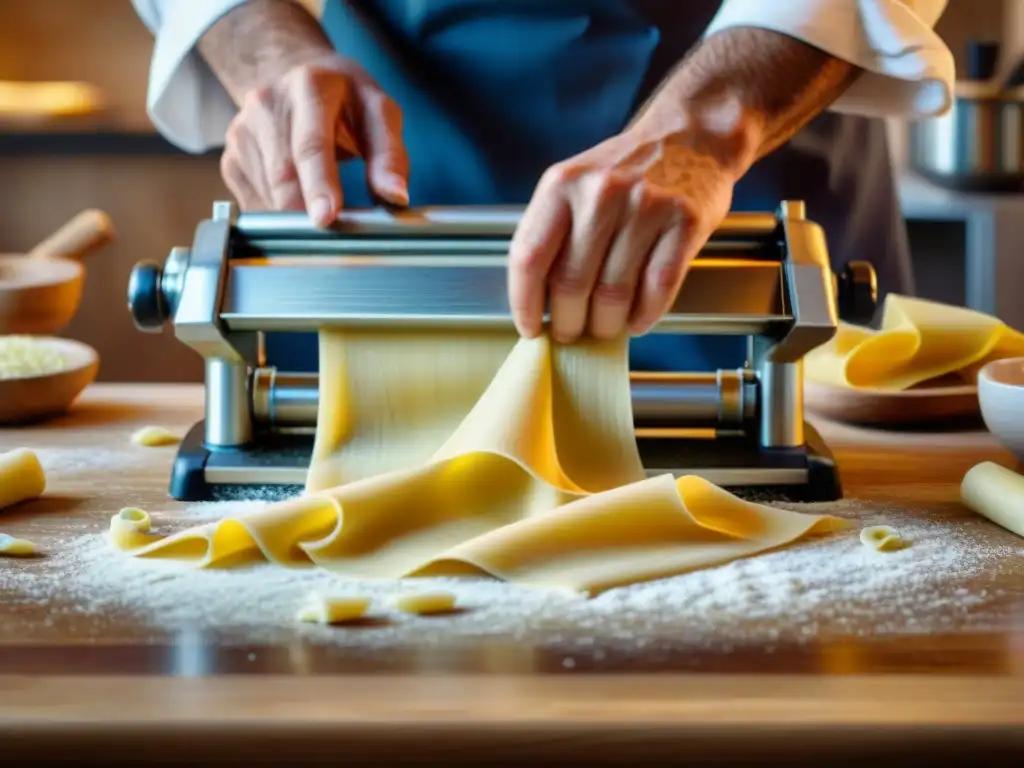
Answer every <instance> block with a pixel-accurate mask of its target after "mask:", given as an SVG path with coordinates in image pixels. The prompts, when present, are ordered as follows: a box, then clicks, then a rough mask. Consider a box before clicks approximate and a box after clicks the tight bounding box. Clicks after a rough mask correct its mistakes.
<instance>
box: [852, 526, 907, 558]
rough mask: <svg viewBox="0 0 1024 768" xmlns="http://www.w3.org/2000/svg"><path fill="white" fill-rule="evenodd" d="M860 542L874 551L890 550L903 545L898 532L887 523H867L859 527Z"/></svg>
mask: <svg viewBox="0 0 1024 768" xmlns="http://www.w3.org/2000/svg"><path fill="white" fill-rule="evenodd" d="M860 543H861V544H863V545H864V546H865V547H868V548H869V549H873V550H875V551H876V552H891V551H892V550H894V549H902V548H903V546H904V541H903V538H902V537H901V536H900V532H899V531H897V530H896V529H895V528H891V527H889V526H888V525H869V526H868V527H867V528H863V529H861V532H860Z"/></svg>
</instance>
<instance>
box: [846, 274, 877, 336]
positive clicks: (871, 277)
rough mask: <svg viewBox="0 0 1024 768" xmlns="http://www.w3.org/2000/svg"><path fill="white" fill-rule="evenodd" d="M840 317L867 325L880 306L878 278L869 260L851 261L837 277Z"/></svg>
mask: <svg viewBox="0 0 1024 768" xmlns="http://www.w3.org/2000/svg"><path fill="white" fill-rule="evenodd" d="M836 294H837V299H838V304H839V306H838V310H839V317H840V318H841V319H842V320H846V321H847V322H850V323H856V324H859V325H867V324H868V323H870V322H871V321H872V320H873V319H874V317H875V310H876V309H877V308H878V278H877V277H876V276H875V268H874V266H872V264H871V262H868V261H849V262H847V263H846V267H845V268H844V269H843V273H842V274H841V275H839V276H838V277H837V278H836Z"/></svg>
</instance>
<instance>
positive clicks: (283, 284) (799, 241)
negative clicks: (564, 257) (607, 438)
mask: <svg viewBox="0 0 1024 768" xmlns="http://www.w3.org/2000/svg"><path fill="white" fill-rule="evenodd" d="M520 214H521V209H517V208H436V209H413V210H409V211H403V212H393V211H389V210H384V209H375V210H353V211H345V212H343V213H342V214H341V215H340V216H339V218H338V220H337V222H336V224H334V225H332V226H331V227H330V228H329V229H318V228H316V227H314V226H313V225H312V224H311V223H310V222H309V221H308V219H307V217H306V216H304V215H303V214H299V213H266V214H264V213H253V214H249V213H244V214H241V215H239V214H237V213H236V212H235V210H234V208H233V206H232V205H231V204H230V203H220V202H219V203H215V204H214V207H213V215H212V217H211V218H210V219H208V220H206V221H203V222H201V223H200V224H199V226H198V228H197V229H196V233H195V238H194V240H193V242H192V246H191V247H184V248H174V249H173V250H172V251H171V253H170V256H169V257H168V258H167V260H166V261H165V262H164V264H163V266H160V265H159V264H157V263H154V262H141V263H139V264H137V265H136V266H135V268H134V270H133V271H132V275H131V280H130V284H129V288H128V304H129V309H130V311H131V314H132V317H133V318H134V321H135V323H136V325H137V326H138V327H139V328H140V329H141V330H145V331H154V332H159V331H160V330H161V329H162V328H163V326H164V324H165V323H166V322H167V321H168V320H170V321H171V323H172V324H173V327H174V332H175V334H176V335H177V337H178V339H180V340H181V341H182V342H184V343H185V344H187V345H189V346H190V347H192V348H193V349H194V350H195V351H196V352H198V353H199V354H200V355H201V356H202V357H203V358H204V359H205V370H206V406H205V418H204V420H203V421H201V422H199V423H197V424H196V425H195V427H193V429H192V430H191V431H190V432H189V433H188V435H187V436H186V438H185V439H184V440H183V442H182V444H181V446H180V448H179V451H178V455H177V457H176V460H175V462H174V467H173V471H172V476H171V483H170V493H171V496H173V497H174V498H176V499H181V500H186V501H197V500H207V499H216V498H246V497H263V498H267V497H271V498H272V497H276V496H286V495H290V494H294V493H296V492H298V491H299V490H300V489H301V487H302V485H303V483H304V481H305V475H306V471H307V468H308V464H309V458H310V452H311V449H312V443H313V429H314V427H315V422H316V414H317V403H318V389H317V374H315V373H312V374H309V373H305V374H300V373H295V372H290V371H283V370H276V369H275V368H274V367H272V366H271V365H269V364H268V362H267V360H266V355H265V351H264V338H265V334H267V333H271V332H278V331H299V332H309V333H314V332H316V331H318V330H319V329H321V328H325V327H354V326H359V327H367V326H373V325H377V326H392V327H395V326H417V327H422V326H438V327H440V326H448V327H460V328H467V329H470V328H485V327H509V328H511V327H512V321H511V316H510V312H509V307H508V302H507V295H506V274H505V269H506V260H507V249H508V244H509V241H510V239H511V236H512V233H513V231H514V229H515V227H516V225H517V223H518V221H519V216H520ZM875 306H876V288H875V274H874V270H873V269H872V267H871V265H870V264H867V263H864V262H852V263H850V264H848V265H847V266H846V268H845V270H844V271H843V273H842V274H841V275H838V276H837V275H835V274H834V273H833V272H832V269H831V267H830V264H829V259H828V249H827V246H826V240H825V235H824V232H823V231H822V229H821V228H820V227H819V226H818V225H816V224H814V223H813V222H811V221H808V220H807V219H806V217H805V209H804V204H803V203H801V202H784V203H782V204H781V205H780V207H779V210H778V212H777V213H775V214H772V213H733V214H730V215H729V216H728V217H727V218H726V219H725V221H724V222H722V224H721V226H720V227H719V228H718V229H717V231H716V232H715V234H714V236H713V237H712V238H711V239H710V241H709V242H708V243H707V245H706V247H705V248H704V249H703V251H702V252H701V254H700V255H699V257H698V258H697V259H696V261H695V263H694V265H693V267H692V269H691V271H690V273H689V275H688V277H687V279H686V282H685V284H684V286H683V288H682V290H681V291H680V293H679V296H678V298H677V300H676V302H675V304H674V306H673V308H672V310H671V311H670V312H669V313H668V314H667V315H666V316H665V317H664V318H663V319H662V321H661V322H660V323H659V325H658V326H657V327H656V328H655V329H654V331H652V332H654V333H670V334H702V335H709V334H733V335H742V336H746V337H747V350H748V354H747V361H746V364H745V365H743V366H742V367H739V368H737V369H736V370H719V371H714V372H684V371H680V372H678V373H658V374H652V373H644V372H639V371H638V372H634V373H633V374H632V375H631V388H632V394H633V412H634V420H635V424H636V429H637V442H638V447H639V450H640V453H641V455H642V457H643V460H644V465H645V467H647V469H648V471H649V473H651V474H659V473H664V472H671V473H674V474H676V475H682V474H698V475H701V476H703V477H705V478H707V479H708V480H710V481H711V482H714V483H717V484H719V485H721V486H723V487H727V488H730V489H732V490H735V491H747V492H748V493H754V494H757V495H760V494H762V493H765V492H768V493H770V494H773V495H774V494H776V493H778V494H780V495H781V496H783V497H786V498H793V499H797V500H831V499H835V498H839V497H840V496H841V490H840V483H839V478H838V474H837V471H836V468H835V466H834V463H833V460H832V457H831V455H830V454H829V452H828V450H827V447H826V446H825V445H824V444H823V443H822V441H821V439H820V437H819V435H818V434H817V433H816V432H815V430H814V429H813V428H812V427H811V426H810V425H808V424H807V423H805V421H804V407H803V385H802V358H803V356H804V355H805V354H806V353H807V352H808V351H810V350H811V349H813V348H815V347H817V346H819V345H820V344H823V343H824V342H826V341H828V340H829V339H830V338H831V337H832V335H833V334H834V333H835V331H836V325H837V318H838V317H839V316H840V314H841V315H842V316H843V317H844V318H850V319H852V320H862V321H867V320H869V319H870V318H871V316H872V314H873V313H874V311H875Z"/></svg>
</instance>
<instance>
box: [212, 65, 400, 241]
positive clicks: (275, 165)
mask: <svg viewBox="0 0 1024 768" xmlns="http://www.w3.org/2000/svg"><path fill="white" fill-rule="evenodd" d="M353 157H361V158H363V159H364V161H365V163H366V176H367V182H368V184H369V188H370V191H371V192H372V193H373V194H376V195H377V196H378V197H380V198H381V199H383V200H384V201H385V202H388V203H391V204H393V205H398V206H405V205H408V204H409V192H408V176H409V160H408V157H407V155H406V152H405V146H404V144H403V143H402V113H401V111H400V110H399V108H398V105H397V104H395V102H394V101H392V100H391V99H390V98H389V97H388V96H387V95H386V94H385V93H384V92H383V91H382V90H381V89H380V86H379V85H377V83H376V82H375V81H374V80H373V78H371V77H370V76H369V74H367V73H366V72H365V71H364V70H362V69H361V68H360V67H359V66H358V65H356V64H354V63H352V62H351V61H348V60H346V59H344V58H342V57H340V56H337V55H333V54H331V55H328V56H324V57H322V58H319V59H317V60H314V61H310V62H306V63H303V64H301V65H299V66H296V67H293V68H292V69H290V70H288V71H287V72H286V73H285V74H284V76H283V77H281V78H279V79H277V80H276V81H275V82H273V83H272V84H271V85H267V86H264V87H261V88H255V89H253V90H252V91H250V92H249V93H248V94H247V95H246V97H245V98H244V100H243V103H242V107H241V109H240V111H239V113H238V116H237V117H235V119H234V120H233V121H232V123H231V125H230V127H229V128H228V131H227V137H226V143H225V147H224V154H223V156H222V158H221V173H222V174H223V176H224V181H225V183H226V184H227V186H228V188H229V189H230V190H231V192H232V193H233V194H234V195H235V197H236V198H237V199H238V203H239V206H240V207H241V208H242V209H243V210H249V211H252V210H257V211H261V210H262V211H268V210H269V211H302V210H305V211H307V212H308V213H309V216H310V218H311V219H312V220H313V223H314V224H316V225H317V226H326V225H327V224H329V223H330V222H331V221H333V220H334V218H335V217H336V216H337V215H338V211H339V210H340V209H341V205H342V190H341V183H340V181H339V178H338V163H340V162H343V161H345V160H349V159H351V158H353Z"/></svg>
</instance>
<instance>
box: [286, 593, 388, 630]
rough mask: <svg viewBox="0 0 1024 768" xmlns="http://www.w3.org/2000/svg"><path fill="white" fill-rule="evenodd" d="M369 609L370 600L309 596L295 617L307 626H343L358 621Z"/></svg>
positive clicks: (340, 596) (352, 596)
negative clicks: (307, 624)
mask: <svg viewBox="0 0 1024 768" xmlns="http://www.w3.org/2000/svg"><path fill="white" fill-rule="evenodd" d="M369 608H370V598H368V597H360V596H358V595H335V596H328V595H315V594H314V595H310V596H309V598H308V599H307V601H306V604H305V605H304V606H302V607H301V608H300V609H299V611H298V613H297V614H296V616H295V619H296V621H301V622H305V623H309V624H344V623H346V622H349V621H358V620H359V619H361V618H363V617H364V616H365V615H366V611H367V610H368V609H369Z"/></svg>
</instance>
